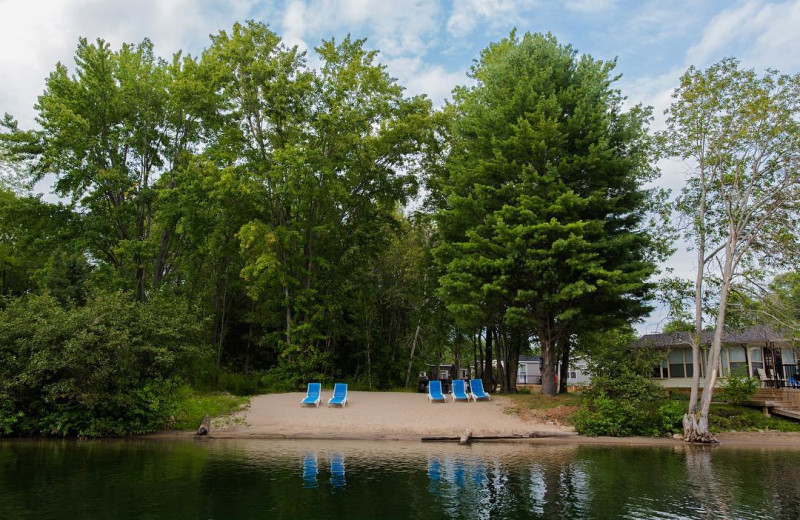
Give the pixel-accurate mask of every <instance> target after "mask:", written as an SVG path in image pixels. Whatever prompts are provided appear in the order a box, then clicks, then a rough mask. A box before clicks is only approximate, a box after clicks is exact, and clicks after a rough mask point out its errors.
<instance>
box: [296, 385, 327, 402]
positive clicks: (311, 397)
mask: <svg viewBox="0 0 800 520" xmlns="http://www.w3.org/2000/svg"><path fill="white" fill-rule="evenodd" d="M320 401H322V385H321V384H320V383H308V391H307V392H306V397H305V399H303V400H302V401H300V405H301V406H305V405H307V404H309V405H311V404H313V405H314V406H319V403H320Z"/></svg>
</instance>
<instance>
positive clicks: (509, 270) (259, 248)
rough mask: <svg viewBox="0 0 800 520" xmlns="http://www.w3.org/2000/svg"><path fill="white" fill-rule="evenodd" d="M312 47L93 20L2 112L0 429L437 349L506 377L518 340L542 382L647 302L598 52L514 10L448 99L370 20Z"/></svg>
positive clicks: (408, 365)
mask: <svg viewBox="0 0 800 520" xmlns="http://www.w3.org/2000/svg"><path fill="white" fill-rule="evenodd" d="M314 52H315V53H316V56H315V57H314V59H313V60H310V59H309V56H306V55H305V54H304V53H301V52H299V51H298V50H297V48H292V47H288V46H286V45H285V44H284V43H282V41H281V38H280V37H279V36H278V35H276V34H275V33H274V32H272V31H271V30H270V29H269V28H268V27H267V26H266V25H264V24H261V23H256V22H247V23H244V24H237V25H235V26H234V27H233V28H232V29H231V30H229V31H221V32H219V33H218V34H216V35H214V36H212V37H211V40H210V42H209V44H208V46H207V48H206V49H205V50H204V51H203V52H202V54H201V55H199V56H188V55H183V54H181V53H178V54H176V55H174V56H172V57H171V58H169V59H165V58H162V57H159V56H158V55H157V54H156V48H155V46H154V44H153V43H152V42H150V41H149V40H144V41H142V42H141V43H138V44H126V45H123V46H122V47H120V48H119V49H114V48H112V47H111V46H110V45H109V44H108V43H107V42H104V41H102V40H97V41H94V42H90V41H88V40H86V39H81V40H80V42H79V43H78V47H77V50H76V52H75V63H74V65H72V66H70V67H67V66H66V65H63V64H57V65H56V66H55V68H54V70H53V71H52V73H51V74H50V75H49V77H48V78H47V80H46V88H45V90H44V92H43V93H42V94H41V96H40V97H39V99H38V103H37V105H36V107H35V108H36V111H37V125H36V128H34V129H22V128H20V127H19V124H18V123H17V122H16V120H15V119H14V118H13V117H12V116H11V115H6V116H5V118H4V120H3V122H2V128H3V130H2V133H0V154H1V155H0V160H2V165H3V171H4V172H5V174H6V175H5V176H4V183H3V186H2V188H1V191H0V272H2V294H3V300H2V303H0V397H2V399H0V433H2V432H6V433H9V432H22V433H25V432H38V431H44V432H49V433H74V432H81V433H83V434H99V435H102V434H109V433H123V432H130V431H133V432H137V431H149V430H152V429H156V428H158V427H160V425H162V424H163V421H164V420H165V416H168V415H169V411H168V407H166V406H164V402H166V401H168V396H169V395H170V393H171V392H172V391H173V390H174V388H175V386H176V385H178V384H184V383H186V382H189V383H191V384H192V385H195V386H198V387H200V386H202V387H209V388H213V387H219V388H225V387H226V385H228V384H229V383H230V382H231V381H237V380H241V379H242V378H244V379H248V380H254V381H256V383H255V384H256V385H258V389H260V390H269V389H284V390H285V389H298V388H300V387H302V386H303V385H304V384H305V383H306V382H308V381H310V380H322V381H323V382H332V381H333V380H346V381H349V382H351V384H354V385H357V386H359V387H362V388H365V389H366V388H372V389H382V388H392V387H399V386H408V385H409V383H412V384H413V383H414V379H415V375H416V372H417V370H419V369H420V368H422V367H424V366H426V365H427V364H428V363H431V364H438V363H443V362H449V363H455V364H457V365H460V366H466V365H469V364H474V365H475V366H477V370H478V374H477V375H481V376H483V377H484V379H485V380H487V384H488V385H490V386H494V385H497V386H498V387H499V388H498V389H499V390H501V391H509V392H511V391H515V385H516V377H515V375H516V363H517V359H518V357H519V355H520V354H524V353H528V352H530V350H531V349H532V348H534V349H539V350H540V351H541V353H542V355H543V357H544V363H543V371H544V380H543V383H544V384H543V392H545V393H550V394H554V393H556V392H557V391H558V390H559V389H558V388H556V384H555V381H556V378H555V377H554V376H555V371H556V370H557V366H558V364H557V363H558V360H559V359H564V360H566V359H568V358H569V356H570V352H571V349H572V348H574V347H575V345H577V344H578V343H579V342H578V341H577V338H578V337H580V336H581V335H582V334H592V333H596V332H597V331H599V330H602V329H606V328H617V327H620V326H624V325H626V324H630V323H632V322H633V321H635V320H636V319H638V318H640V317H642V316H644V315H646V314H647V313H648V312H649V310H650V306H649V304H648V302H649V300H650V299H651V297H652V293H653V289H654V287H653V284H652V282H651V281H650V280H651V278H652V275H653V274H654V273H655V272H656V266H657V264H658V261H659V259H661V258H663V255H664V254H666V253H668V252H669V251H668V250H669V242H668V241H665V240H663V237H661V236H659V235H658V234H657V233H660V232H661V227H660V226H657V225H654V223H653V220H652V219H653V218H655V217H656V216H658V211H657V210H658V209H659V205H660V203H661V202H663V199H662V196H663V195H662V194H661V193H659V192H658V191H656V190H653V189H646V188H645V187H646V186H647V185H648V184H647V183H648V182H650V181H652V180H653V179H655V178H656V175H657V170H656V169H655V167H654V161H655V160H656V154H655V152H654V149H653V148H654V140H653V138H652V137H651V136H650V134H649V133H648V124H649V121H650V119H651V115H650V110H649V109H648V108H646V107H642V106H633V107H629V106H626V105H625V104H624V97H623V95H622V93H621V92H620V91H619V89H618V88H617V87H616V86H615V82H616V81H617V79H618V77H617V75H616V74H617V73H616V72H615V71H614V68H615V63H614V62H613V61H601V60H597V59H594V58H592V57H591V56H588V55H582V54H579V53H578V52H577V51H576V50H575V49H573V48H571V47H570V46H569V45H563V44H561V43H559V42H558V41H556V39H555V38H554V37H553V36H551V35H541V34H525V35H522V36H519V35H517V34H516V33H512V34H511V35H510V36H509V37H508V38H506V39H504V40H502V41H499V42H496V43H494V44H492V45H490V46H489V47H488V48H487V49H485V50H484V51H483V52H482V53H481V54H480V56H479V57H477V59H476V60H475V62H474V65H473V67H472V69H471V72H470V76H471V78H472V80H471V83H472V86H469V87H459V88H457V89H456V90H455V91H454V93H453V99H452V101H451V102H449V103H447V104H446V105H445V106H443V107H440V108H436V107H434V106H433V105H432V103H431V102H430V100H428V99H427V98H426V97H425V96H416V97H409V96H407V95H405V93H404V88H403V86H402V85H400V84H398V82H397V81H396V80H395V79H393V78H391V77H390V76H389V74H388V73H387V70H386V68H385V66H383V65H381V63H380V62H379V55H378V53H377V52H376V51H373V50H369V49H368V47H367V46H366V44H365V42H364V41H363V40H357V39H352V38H346V39H344V40H342V41H333V40H332V41H324V42H322V43H321V44H320V45H319V47H317V48H316V49H315V50H314ZM311 61H313V63H318V64H319V65H318V66H317V67H316V68H312V67H311V66H310V65H309V62H311ZM465 82H467V78H465ZM40 181H44V182H46V183H49V185H51V186H52V187H53V191H54V193H55V194H56V195H57V196H58V200H59V201H60V202H50V201H48V200H45V199H43V198H42V196H41V195H33V194H31V193H32V192H31V191H30V190H29V189H28V190H26V189H25V186H32V184H33V183H35V182H40ZM492 359H500V360H503V361H504V363H503V364H502V365H501V367H507V370H502V369H501V370H500V371H499V372H496V373H495V374H493V373H492V370H491V369H490V367H491V360H492ZM563 367H564V369H566V364H563ZM237 378H238V379H237ZM494 378H496V379H497V380H496V381H493V379H494ZM559 379H560V381H561V384H562V385H564V388H561V390H562V391H565V390H566V389H565V383H566V377H563V375H562V377H561V378H559Z"/></svg>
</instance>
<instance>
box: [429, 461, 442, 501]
mask: <svg viewBox="0 0 800 520" xmlns="http://www.w3.org/2000/svg"><path fill="white" fill-rule="evenodd" d="M428 478H429V479H430V483H429V484H428V491H430V492H431V493H433V494H434V495H438V494H439V483H440V481H441V480H442V461H441V459H439V457H432V458H430V459H428Z"/></svg>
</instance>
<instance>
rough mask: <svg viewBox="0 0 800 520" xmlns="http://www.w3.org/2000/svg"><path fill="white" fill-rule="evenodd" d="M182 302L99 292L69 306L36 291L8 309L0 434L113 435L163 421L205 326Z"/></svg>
mask: <svg viewBox="0 0 800 520" xmlns="http://www.w3.org/2000/svg"><path fill="white" fill-rule="evenodd" d="M201 326H202V325H201V324H199V323H198V322H197V320H196V319H194V318H192V317H190V316H187V313H186V312H185V310H184V309H183V307H182V306H180V305H174V304H173V302H172V301H170V300H169V299H162V298H159V297H155V298H154V299H153V300H152V301H151V302H149V303H148V304H140V303H136V302H133V301H131V300H130V299H129V298H128V297H127V296H126V295H125V294H122V293H109V294H100V295H98V296H95V297H93V298H92V299H90V300H89V301H88V302H87V304H86V305H85V306H83V307H76V308H63V307H61V306H60V305H59V303H58V301H57V300H56V299H55V298H53V297H51V296H36V295H29V296H25V297H21V298H18V299H16V300H13V301H10V302H9V303H8V306H7V307H6V308H5V309H4V310H3V311H1V312H0V398H2V402H3V403H4V404H3V407H2V408H0V433H5V434H10V433H19V434H39V433H43V434H48V435H62V436H64V435H78V436H89V437H96V436H109V435H126V434H137V433H147V432H151V431H155V430H158V429H160V428H163V427H164V426H165V424H166V422H167V420H168V419H169V417H170V415H171V414H172V413H173V411H174V409H175V405H176V397H175V389H176V388H177V387H178V386H179V384H180V382H181V380H182V376H183V375H184V367H186V366H189V364H190V362H191V360H192V359H193V358H195V357H196V356H197V355H198V349H197V348H196V345H198V344H199V334H200V327H201Z"/></svg>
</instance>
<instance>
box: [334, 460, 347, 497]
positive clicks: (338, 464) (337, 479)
mask: <svg viewBox="0 0 800 520" xmlns="http://www.w3.org/2000/svg"><path fill="white" fill-rule="evenodd" d="M346 484H347V481H346V480H345V475H344V455H343V454H341V453H334V454H333V455H331V485H333V487H334V488H342V487H344V486H345V485H346Z"/></svg>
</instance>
